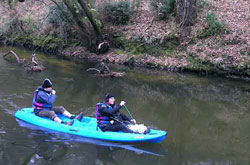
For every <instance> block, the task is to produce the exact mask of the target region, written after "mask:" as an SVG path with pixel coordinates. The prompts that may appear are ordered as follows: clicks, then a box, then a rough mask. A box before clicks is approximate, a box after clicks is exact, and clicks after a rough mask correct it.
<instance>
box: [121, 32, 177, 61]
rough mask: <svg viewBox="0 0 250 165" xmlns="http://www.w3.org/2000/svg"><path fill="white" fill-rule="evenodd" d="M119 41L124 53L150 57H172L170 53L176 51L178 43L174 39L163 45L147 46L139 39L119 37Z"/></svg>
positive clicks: (153, 44) (152, 44)
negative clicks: (145, 54) (148, 55)
mask: <svg viewBox="0 0 250 165" xmlns="http://www.w3.org/2000/svg"><path fill="white" fill-rule="evenodd" d="M119 41H120V42H121V43H122V45H123V46H124V48H125V51H127V52H131V53H132V54H134V55H141V54H144V53H147V54H150V55H152V56H156V57H158V56H162V55H164V56H165V55H167V56H172V53H173V52H174V51H175V50H176V48H177V46H178V44H179V42H178V41H177V40H176V39H173V40H169V41H168V42H165V43H163V44H160V43H158V42H155V43H151V44H147V43H145V42H143V41H142V39H141V38H140V37H134V39H133V40H128V39H127V38H126V37H124V36H121V37H120V38H119Z"/></svg>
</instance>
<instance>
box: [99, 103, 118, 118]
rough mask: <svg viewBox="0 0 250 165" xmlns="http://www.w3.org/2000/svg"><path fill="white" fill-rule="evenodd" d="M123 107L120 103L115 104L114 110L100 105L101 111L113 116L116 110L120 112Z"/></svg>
mask: <svg viewBox="0 0 250 165" xmlns="http://www.w3.org/2000/svg"><path fill="white" fill-rule="evenodd" d="M120 109H121V106H120V105H115V106H114V108H113V109H112V110H110V109H108V108H107V107H106V106H100V107H99V113H101V114H103V115H106V116H112V115H113V114H115V113H116V112H118V111H119V110H120Z"/></svg>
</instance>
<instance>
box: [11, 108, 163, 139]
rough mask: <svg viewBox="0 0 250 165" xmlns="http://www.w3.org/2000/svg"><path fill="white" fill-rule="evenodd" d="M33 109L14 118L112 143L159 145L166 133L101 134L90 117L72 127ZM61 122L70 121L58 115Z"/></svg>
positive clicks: (76, 121) (107, 132)
mask: <svg viewBox="0 0 250 165" xmlns="http://www.w3.org/2000/svg"><path fill="white" fill-rule="evenodd" d="M33 110H34V109H33V108H23V109H20V110H18V111H17V112H16V113H15V117H16V118H18V119H20V120H22V121H25V122H27V123H31V124H34V125H37V126H40V127H43V128H46V129H50V130H54V131H58V132H64V133H68V134H72V135H78V136H82V137H87V138H94V139H99V140H106V141H113V142H151V143H159V142H161V141H163V140H164V139H165V138H166V136H167V132H166V131H162V130H155V129H151V130H150V133H149V134H145V135H144V134H135V133H123V132H109V131H106V132H102V131H101V130H100V129H99V128H97V120H96V119H95V118H92V117H86V116H84V117H83V119H82V120H81V121H78V120H76V119H74V124H73V125H72V126H69V125H65V124H60V123H57V122H54V121H52V120H50V119H48V118H43V117H39V116H37V115H35V114H34V113H33ZM58 116H59V117H60V118H61V119H62V120H63V121H70V119H68V118H66V117H64V116H62V115H58Z"/></svg>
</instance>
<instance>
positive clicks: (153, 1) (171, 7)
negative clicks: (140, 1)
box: [150, 0, 176, 20]
mask: <svg viewBox="0 0 250 165" xmlns="http://www.w3.org/2000/svg"><path fill="white" fill-rule="evenodd" d="M150 7H151V10H152V12H153V13H154V14H155V15H157V17H158V18H159V19H163V20H165V19H167V18H168V16H169V15H170V14H173V15H175V8H176V0H150Z"/></svg>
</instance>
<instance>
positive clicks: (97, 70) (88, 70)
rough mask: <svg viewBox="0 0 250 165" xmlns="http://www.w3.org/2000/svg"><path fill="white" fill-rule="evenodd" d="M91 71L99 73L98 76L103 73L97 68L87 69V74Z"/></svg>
mask: <svg viewBox="0 0 250 165" xmlns="http://www.w3.org/2000/svg"><path fill="white" fill-rule="evenodd" d="M90 71H96V72H98V74H100V73H101V71H100V70H99V69H96V68H89V69H87V72H90Z"/></svg>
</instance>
